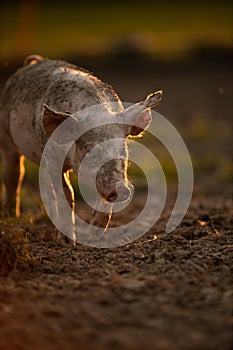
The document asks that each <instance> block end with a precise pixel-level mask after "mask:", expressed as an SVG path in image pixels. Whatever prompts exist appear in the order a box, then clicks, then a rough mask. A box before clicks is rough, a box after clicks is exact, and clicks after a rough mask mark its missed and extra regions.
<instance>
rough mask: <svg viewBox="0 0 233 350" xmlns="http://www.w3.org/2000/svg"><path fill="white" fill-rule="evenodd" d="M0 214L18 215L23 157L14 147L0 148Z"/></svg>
mask: <svg viewBox="0 0 233 350" xmlns="http://www.w3.org/2000/svg"><path fill="white" fill-rule="evenodd" d="M2 168H3V170H2V216H3V217H7V216H16V217H19V216H20V192H21V188H22V182H23V178H24V173H25V168H24V157H23V156H20V155H19V154H18V152H17V151H16V149H15V148H13V147H11V146H9V147H8V148H7V149H2Z"/></svg>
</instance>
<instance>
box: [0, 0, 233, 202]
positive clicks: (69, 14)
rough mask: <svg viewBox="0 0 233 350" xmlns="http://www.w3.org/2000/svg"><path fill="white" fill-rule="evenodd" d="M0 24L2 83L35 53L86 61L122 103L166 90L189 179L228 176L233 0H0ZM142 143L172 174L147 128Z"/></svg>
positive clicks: (172, 175)
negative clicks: (188, 160)
mask: <svg viewBox="0 0 233 350" xmlns="http://www.w3.org/2000/svg"><path fill="white" fill-rule="evenodd" d="M0 26H1V31H0V90H1V89H2V88H3V86H4V83H5V81H6V80H7V78H8V77H9V76H10V75H11V74H12V73H13V72H14V71H15V69H16V68H18V67H19V66H20V65H21V62H22V60H23V58H24V57H25V56H26V55H29V54H32V53H37V54H40V55H42V56H46V57H49V58H53V59H65V60H68V61H71V62H72V63H75V64H78V65H80V66H83V67H85V68H87V69H89V70H90V71H92V72H94V74H96V75H97V76H99V77H100V78H101V79H102V80H104V81H106V82H108V83H110V84H111V85H112V86H113V87H114V88H115V90H116V91H117V92H118V93H119V95H120V97H121V98H122V100H123V101H126V102H137V101H139V100H140V99H142V98H144V97H145V96H146V95H147V94H148V93H150V92H152V91H155V90H156V89H163V90H164V97H163V101H162V103H161V105H160V106H159V108H158V109H157V110H158V112H160V113H161V114H162V115H164V116H165V117H166V118H167V119H168V120H170V121H171V122H172V123H173V125H174V126H175V127H176V128H177V130H178V131H179V132H180V133H181V135H182V137H183V138H184V141H185V142H186V144H187V147H188V149H189V150H190V153H191V157H192V160H193V165H194V170H195V183H196V188H197V189H198V188H201V189H203V188H206V189H208V191H214V190H216V191H221V188H222V186H228V187H229V186H230V185H231V184H232V180H233V166H232V148H233V144H232V120H233V118H232V117H233V115H232V114H233V105H232V95H233V83H232V62H233V60H232V58H233V55H232V52H233V51H232V48H233V3H232V1H226V0H222V1H214V0H213V1H181V0H180V1H177V0H175V1H171V0H170V1H168V0H165V1H153V2H152V1H127V2H123V1H117V2H106V1H98V2H96V1H86V2H84V1H62V2H58V1H57V2H53V1H42V0H40V1H39V0H36V1H26V0H21V1H3V2H1V5H0ZM139 142H143V143H144V144H147V145H148V147H150V148H151V149H152V150H153V152H154V153H155V154H156V156H157V157H158V160H159V161H160V162H161V164H162V166H163V168H164V171H165V175H166V178H167V181H168V183H170V184H172V183H174V182H175V181H176V179H177V176H176V169H175V167H174V163H173V161H172V159H171V157H170V155H169V153H168V152H167V150H166V149H165V148H164V147H163V146H162V145H161V144H160V143H159V142H158V141H157V140H155V139H152V138H151V136H150V135H146V136H145V137H144V139H143V141H139ZM27 168H28V169H27V170H28V172H27V175H26V179H25V184H26V186H25V187H24V194H25V193H27V191H29V192H30V193H31V197H30V199H29V203H28V204H26V206H31V204H32V203H31V202H32V201H33V196H32V193H34V190H35V188H36V186H37V183H38V173H37V171H38V170H37V168H36V167H35V166H34V165H32V164H31V163H29V162H28V163H27ZM130 174H131V175H132V176H133V177H134V178H135V183H136V184H137V185H139V187H140V186H141V187H142V188H144V187H145V178H144V177H143V174H142V172H141V171H140V169H138V168H137V167H136V166H135V167H134V166H132V168H131V169H130ZM229 188H230V187H229ZM26 197H27V196H25V200H26ZM35 198H36V199H35V202H38V199H37V197H36V196H35ZM37 205H39V204H37Z"/></svg>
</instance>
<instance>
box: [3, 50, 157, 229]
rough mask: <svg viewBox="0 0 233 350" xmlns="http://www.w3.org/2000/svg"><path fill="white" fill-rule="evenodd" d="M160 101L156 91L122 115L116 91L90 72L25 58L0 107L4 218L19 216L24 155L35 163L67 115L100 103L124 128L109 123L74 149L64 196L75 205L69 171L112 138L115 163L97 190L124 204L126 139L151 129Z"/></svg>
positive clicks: (102, 172) (103, 172) (103, 171)
mask: <svg viewBox="0 0 233 350" xmlns="http://www.w3.org/2000/svg"><path fill="white" fill-rule="evenodd" d="M160 99H161V91H158V92H156V93H154V94H151V95H149V96H148V97H147V98H146V99H145V100H144V101H142V102H139V103H138V104H136V105H134V106H133V107H130V108H128V109H127V110H124V109H123V106H122V103H121V101H120V99H119V97H118V96H117V94H116V93H115V92H114V90H113V89H112V88H111V87H110V86H109V85H107V84H105V83H103V82H101V81H100V80H99V79H97V78H96V77H94V76H93V75H91V74H90V73H89V72H87V71H85V70H82V69H80V68H78V67H76V66H74V65H71V64H69V63H66V62H62V61H52V60H47V59H43V58H42V57H40V56H29V57H28V58H27V59H26V60H25V66H24V67H22V68H20V69H19V70H18V71H17V72H16V73H15V74H14V75H13V76H12V77H11V78H10V79H9V80H8V82H7V83H6V86H5V89H4V91H3V94H2V97H1V103H0V149H1V154H2V161H3V178H2V183H3V196H2V208H3V210H2V213H3V215H4V216H6V215H16V216H19V215H20V190H21V185H22V180H23V176H24V165H23V164H24V156H26V157H27V158H28V159H29V160H31V161H33V162H34V163H37V164H39V163H40V160H41V156H42V153H43V150H44V147H45V144H46V142H47V140H48V138H49V137H50V136H51V134H52V132H53V131H54V130H55V129H56V127H57V126H59V124H61V123H62V122H63V121H64V120H65V119H66V118H69V117H70V116H72V118H74V119H75V118H78V117H77V113H78V112H79V111H80V110H82V109H85V108H87V107H90V106H93V105H98V104H101V105H102V106H103V111H104V115H105V113H106V114H107V115H108V116H109V115H110V117H111V118H112V117H113V118H117V119H114V120H119V123H121V120H122V121H123V119H124V123H125V124H124V125H123V126H122V125H121V124H117V125H113V124H112V125H109V126H108V127H103V128H102V130H98V131H90V132H88V133H86V134H85V135H84V136H81V138H80V139H79V140H77V141H76V142H75V143H74V144H73V146H72V152H69V153H68V156H67V158H66V161H65V163H64V168H63V173H64V176H63V186H64V190H65V193H66V197H67V199H69V200H70V203H74V197H73V193H72V190H71V187H70V186H69V185H70V183H69V177H68V175H67V174H68V172H67V171H69V169H73V170H74V172H75V173H76V174H77V173H78V168H79V164H80V162H81V161H82V159H83V157H84V156H85V154H86V153H87V152H88V151H89V149H90V147H94V146H96V145H97V144H98V143H101V142H103V141H105V140H107V139H115V138H116V139H119V140H123V141H120V142H121V144H120V145H119V143H118V144H116V143H115V144H114V143H113V147H115V149H116V148H117V153H116V152H112V153H113V154H115V158H116V159H113V160H112V161H111V162H109V163H108V164H107V163H106V164H104V166H102V168H101V169H100V171H99V173H98V176H97V178H96V186H97V189H98V191H99V193H100V194H101V196H102V197H103V199H104V200H106V201H108V202H111V203H112V202H114V201H116V200H118V201H124V200H126V199H127V198H128V197H129V194H130V189H129V187H128V180H127V166H128V162H127V142H126V139H127V136H128V135H138V134H139V133H141V132H142V131H143V130H144V129H145V128H146V127H147V126H148V125H149V123H150V120H151V115H150V111H149V109H150V108H151V107H154V106H155V105H157V104H158V103H159V102H160ZM94 117H95V116H93V118H94ZM121 118H122V119H121ZM75 120H76V121H77V120H78V119H75ZM126 122H127V123H126ZM117 123H118V122H117ZM77 127H78V125H77ZM124 140H125V141H124ZM114 145H115V146H114ZM110 151H111V150H110ZM116 154H117V156H116ZM100 157H101V154H100ZM119 183H120V185H119V186H118V184H119ZM117 186H118V187H117ZM70 190H71V191H70ZM60 211H61V212H62V210H60ZM97 224H101V222H98V223H97Z"/></svg>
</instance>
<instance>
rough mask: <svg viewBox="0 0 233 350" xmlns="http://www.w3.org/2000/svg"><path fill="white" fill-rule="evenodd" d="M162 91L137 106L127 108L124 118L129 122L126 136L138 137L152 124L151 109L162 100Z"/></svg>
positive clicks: (149, 96) (151, 95)
mask: <svg viewBox="0 0 233 350" xmlns="http://www.w3.org/2000/svg"><path fill="white" fill-rule="evenodd" d="M162 93H163V92H162V91H161V90H160V91H156V92H154V93H152V94H150V95H148V96H147V98H146V99H145V100H143V101H141V102H138V103H136V104H135V105H133V106H131V107H129V108H127V109H126V110H125V111H124V112H123V113H122V117H123V118H124V121H125V122H127V124H128V125H127V126H126V135H127V136H128V135H132V136H138V135H139V134H141V133H142V132H143V131H144V130H145V129H146V128H147V127H148V126H149V125H150V122H151V119H152V117H151V111H150V109H151V108H153V107H155V106H157V105H158V104H159V102H160V101H161V99H162Z"/></svg>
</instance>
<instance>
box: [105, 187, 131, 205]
mask: <svg viewBox="0 0 233 350" xmlns="http://www.w3.org/2000/svg"><path fill="white" fill-rule="evenodd" d="M129 196H130V189H129V188H128V187H126V186H122V185H120V186H117V188H114V189H113V190H112V191H111V192H109V193H108V194H107V196H106V200H107V201H108V202H110V203H113V202H115V203H116V202H124V201H126V200H127V199H128V198H129Z"/></svg>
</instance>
